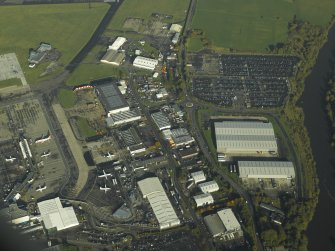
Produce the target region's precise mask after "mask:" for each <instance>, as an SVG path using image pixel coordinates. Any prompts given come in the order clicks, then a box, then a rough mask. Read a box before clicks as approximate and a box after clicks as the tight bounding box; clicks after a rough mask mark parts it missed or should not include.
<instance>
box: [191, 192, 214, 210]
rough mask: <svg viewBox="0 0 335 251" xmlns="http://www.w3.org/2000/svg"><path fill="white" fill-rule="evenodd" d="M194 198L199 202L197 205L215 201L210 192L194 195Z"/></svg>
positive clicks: (200, 205)
mask: <svg viewBox="0 0 335 251" xmlns="http://www.w3.org/2000/svg"><path fill="white" fill-rule="evenodd" d="M193 199H194V201H195V203H196V204H197V207H202V206H205V205H209V204H213V203H214V199H213V196H212V195H211V194H210V193H202V194H199V195H196V196H193Z"/></svg>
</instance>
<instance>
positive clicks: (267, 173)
mask: <svg viewBox="0 0 335 251" xmlns="http://www.w3.org/2000/svg"><path fill="white" fill-rule="evenodd" d="M238 168H239V173H240V178H241V179H294V178H295V171H294V165H293V163H292V162H290V161H238Z"/></svg>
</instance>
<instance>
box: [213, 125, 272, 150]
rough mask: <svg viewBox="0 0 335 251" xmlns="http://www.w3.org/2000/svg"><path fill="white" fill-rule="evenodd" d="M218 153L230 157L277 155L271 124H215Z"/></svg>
mask: <svg viewBox="0 0 335 251" xmlns="http://www.w3.org/2000/svg"><path fill="white" fill-rule="evenodd" d="M214 126H215V136H216V145H217V152H218V153H224V154H229V155H245V156H249V155H257V154H265V153H271V154H274V155H275V154H277V152H278V147H277V141H276V137H275V134H274V130H273V127H272V124H271V123H268V122H261V121H259V122H258V121H223V122H215V123H214Z"/></svg>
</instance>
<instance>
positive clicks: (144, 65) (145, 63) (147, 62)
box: [133, 56, 158, 71]
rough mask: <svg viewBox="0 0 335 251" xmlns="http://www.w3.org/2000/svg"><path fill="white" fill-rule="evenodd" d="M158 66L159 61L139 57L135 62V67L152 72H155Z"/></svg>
mask: <svg viewBox="0 0 335 251" xmlns="http://www.w3.org/2000/svg"><path fill="white" fill-rule="evenodd" d="M157 65H158V60H157V59H152V58H145V57H142V56H137V57H136V58H135V60H134V62H133V66H135V67H138V68H141V69H146V70H151V71H153V70H155V68H156V66H157Z"/></svg>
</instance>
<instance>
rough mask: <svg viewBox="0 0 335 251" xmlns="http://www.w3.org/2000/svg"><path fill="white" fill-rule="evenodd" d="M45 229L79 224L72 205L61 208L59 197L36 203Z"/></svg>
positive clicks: (61, 228) (64, 227)
mask: <svg viewBox="0 0 335 251" xmlns="http://www.w3.org/2000/svg"><path fill="white" fill-rule="evenodd" d="M37 206H38V210H39V211H40V214H41V217H42V220H43V223H44V226H45V228H46V229H48V230H49V229H52V228H56V229H57V231H59V230H63V229H66V228H70V227H74V226H77V225H79V222H78V220H77V217H76V214H75V212H74V210H73V207H65V208H63V206H62V203H61V202H60V199H59V197H57V198H55V199H50V200H45V201H41V202H39V203H37Z"/></svg>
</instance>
